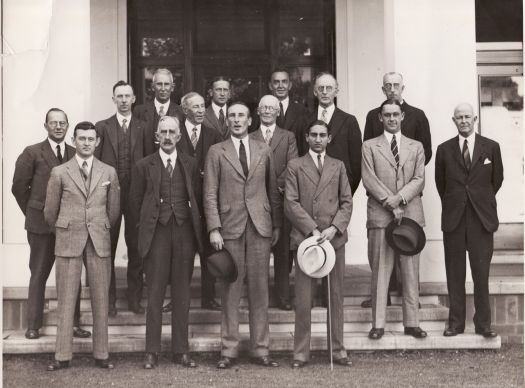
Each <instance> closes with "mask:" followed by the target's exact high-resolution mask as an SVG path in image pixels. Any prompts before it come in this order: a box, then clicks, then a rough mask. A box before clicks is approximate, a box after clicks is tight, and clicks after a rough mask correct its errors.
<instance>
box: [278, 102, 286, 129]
mask: <svg viewBox="0 0 525 388" xmlns="http://www.w3.org/2000/svg"><path fill="white" fill-rule="evenodd" d="M277 125H278V126H279V127H281V128H282V127H283V126H284V108H283V103H282V102H281V101H279V117H277Z"/></svg>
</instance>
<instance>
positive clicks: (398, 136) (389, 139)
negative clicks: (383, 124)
mask: <svg viewBox="0 0 525 388" xmlns="http://www.w3.org/2000/svg"><path fill="white" fill-rule="evenodd" d="M383 133H384V134H385V137H386V141H387V142H388V144H392V138H393V137H394V134H393V133H390V132H388V131H383ZM395 136H396V143H397V154H398V155H399V157H401V131H398V132H397V133H396V134H395Z"/></svg>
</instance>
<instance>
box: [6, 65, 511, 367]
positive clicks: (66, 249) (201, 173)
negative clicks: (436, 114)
mask: <svg viewBox="0 0 525 388" xmlns="http://www.w3.org/2000/svg"><path fill="white" fill-rule="evenodd" d="M152 89H153V91H154V92H155V98H154V99H153V101H152V102H149V103H146V104H143V105H139V106H137V107H135V109H134V110H133V112H132V104H133V103H134V102H135V96H134V93H133V88H132V87H131V85H129V84H127V83H126V82H124V81H119V82H118V83H117V84H115V86H114V87H113V96H112V98H113V102H114V103H115V106H116V113H115V114H114V115H113V116H111V117H110V118H108V119H106V120H102V121H99V122H97V124H96V125H95V126H93V124H91V123H89V122H82V123H79V124H78V125H77V126H76V127H75V131H74V135H73V143H74V144H75V146H76V151H75V149H74V148H72V147H69V146H66V145H65V142H64V141H63V140H64V137H65V134H66V131H67V128H68V122H67V116H66V114H65V113H64V112H63V111H61V110H60V109H55V108H54V109H51V110H50V111H49V112H48V113H47V115H46V123H45V124H44V126H45V128H46V130H47V132H48V139H46V140H45V141H44V142H43V143H38V144H36V145H33V146H30V147H28V148H26V149H25V150H24V152H23V153H22V155H21V156H20V157H19V159H18V160H17V165H16V171H15V176H14V179H13V193H14V194H15V196H16V198H17V201H18V203H19V205H20V207H21V209H22V211H23V212H24V214H25V215H26V229H27V233H28V241H29V243H30V248H31V256H30V269H31V280H30V287H29V297H28V306H29V314H28V330H27V332H26V336H27V337H28V338H38V336H39V332H38V330H39V329H40V327H41V326H42V311H43V300H44V293H45V283H46V280H47V277H48V276H49V272H50V270H51V267H52V265H53V262H56V263H57V290H58V294H59V295H58V300H59V315H60V318H59V319H60V322H59V328H58V330H59V331H58V334H57V350H56V354H55V362H53V363H52V364H51V365H50V366H49V368H48V369H49V370H57V369H61V368H63V367H67V366H69V360H70V359H71V339H72V336H78V337H80V336H89V335H90V333H89V332H87V331H84V330H82V329H80V328H79V327H78V319H77V320H73V311H74V310H75V308H74V300H75V298H77V303H76V305H77V311H78V307H79V303H78V295H79V292H78V290H79V285H80V271H81V267H82V261H84V264H85V266H86V267H87V269H88V280H89V283H90V288H91V298H92V307H93V311H94V335H93V337H94V357H95V359H96V362H97V365H98V366H100V367H103V368H111V367H112V363H111V362H109V359H108V353H107V323H108V316H114V315H115V314H117V309H116V304H115V301H116V293H115V288H116V287H115V274H114V260H115V251H116V247H117V241H118V236H119V233H120V224H121V219H122V216H123V217H124V223H125V233H124V235H125V240H126V246H127V253H128V269H127V280H128V290H127V299H128V307H129V309H130V310H131V311H133V312H134V313H136V314H143V313H144V312H145V309H144V307H143V306H141V304H140V300H141V298H142V288H143V285H144V274H145V278H146V282H147V285H148V295H147V300H148V305H147V318H146V319H147V323H146V356H145V360H144V367H145V368H146V369H152V368H155V366H156V365H157V363H158V353H159V352H160V342H161V341H160V339H161V327H162V312H163V311H171V310H173V313H172V351H173V354H174V360H175V361H176V362H178V363H180V364H181V365H183V366H185V367H195V366H196V364H195V362H194V361H193V360H192V358H191V357H190V355H189V346H188V315H189V302H190V281H191V277H192V274H193V266H194V264H193V262H194V255H195V253H197V252H198V253H199V257H200V260H201V271H202V284H201V295H202V299H201V303H202V307H203V308H208V309H216V310H220V309H222V316H223V319H222V323H221V342H222V347H221V358H220V360H219V362H218V364H217V367H218V368H219V369H227V368H229V367H231V366H232V365H233V364H234V362H235V359H236V358H237V357H238V353H239V329H238V325H239V320H238V308H239V303H240V298H241V290H242V287H243V284H244V283H245V282H246V284H247V289H248V302H249V313H250V314H249V317H250V338H251V355H252V357H253V361H254V362H255V363H256V364H259V365H263V366H269V367H274V366H277V365H278V364H277V362H275V361H274V360H273V359H272V358H271V357H270V355H269V324H268V302H269V289H268V279H269V260H270V252H273V254H274V269H275V290H274V292H275V296H276V300H277V306H278V307H279V308H281V309H283V310H291V309H292V303H291V296H290V295H291V293H290V285H289V272H290V270H291V267H292V263H293V258H294V250H295V249H296V248H297V245H298V244H299V243H300V242H301V240H302V239H304V238H306V237H308V236H310V235H313V236H319V241H325V240H327V241H331V243H332V245H333V246H334V248H335V251H336V265H335V268H334V270H333V272H332V273H331V274H330V280H331V284H330V286H331V287H330V292H331V295H332V296H333V298H332V300H331V303H330V308H331V311H332V312H333V313H334V316H333V320H332V322H331V325H332V327H331V328H332V330H333V332H334V336H333V337H332V345H333V347H332V349H333V356H334V359H335V360H336V362H337V363H338V364H340V365H344V366H349V365H351V362H350V360H349V359H348V357H347V354H346V350H345V349H344V345H343V337H342V335H343V334H342V330H343V322H344V315H343V299H344V298H343V290H342V287H343V278H344V257H345V254H344V245H345V243H346V241H347V240H348V236H347V232H346V228H347V226H348V223H349V221H350V215H351V212H352V195H353V194H354V193H355V191H356V189H357V188H358V186H359V183H360V181H361V176H362V179H363V185H364V187H365V189H366V191H367V195H368V206H367V229H368V239H369V249H368V254H369V262H370V266H371V269H372V287H371V290H372V299H371V303H370V305H371V307H372V312H373V314H372V315H373V322H372V330H371V331H370V333H369V337H370V338H371V339H380V338H381V337H382V335H383V333H384V325H385V313H386V305H387V304H389V303H388V288H389V281H390V277H391V274H392V273H395V272H396V271H395V270H394V268H395V266H396V263H400V264H399V267H400V269H399V273H400V277H401V279H402V283H403V290H402V291H403V311H404V326H405V334H407V335H412V336H414V337H416V338H424V337H426V332H424V331H423V330H422V329H421V328H420V327H419V321H418V316H417V315H418V305H419V302H418V298H419V289H418V286H419V279H418V274H419V269H418V268H419V256H418V255H414V256H406V257H405V256H403V255H401V256H399V257H396V254H395V253H394V252H393V251H392V249H391V248H390V247H389V246H388V244H387V242H386V240H385V228H386V226H387V225H388V223H390V222H391V221H392V220H395V221H396V222H401V220H402V219H403V217H409V218H411V219H413V220H414V221H416V222H417V223H418V224H420V225H421V226H424V216H423V209H422V202H421V195H422V190H423V186H424V168H425V164H427V163H428V162H429V160H430V158H431V155H432V150H431V142H430V131H429V125H428V120H427V119H426V117H425V114H424V113H423V111H421V110H419V109H417V108H414V107H411V106H409V105H408V104H407V103H406V102H405V101H403V99H402V92H403V89H404V85H403V79H402V76H401V75H400V74H398V73H387V74H385V76H384V78H383V92H384V93H385V96H386V97H387V100H386V101H385V102H384V103H383V104H382V105H381V106H380V107H379V108H377V109H374V110H372V111H370V112H369V114H368V116H367V122H366V126H365V136H364V138H365V142H364V143H362V140H361V132H360V129H359V124H358V122H357V120H356V118H355V117H354V116H353V115H350V114H348V113H346V112H344V111H342V110H340V109H339V108H337V107H336V106H335V98H336V96H337V93H338V84H337V80H336V79H335V77H334V76H333V75H331V74H329V73H320V74H319V75H317V77H316V78H315V80H314V83H313V92H314V95H315V97H316V98H317V100H318V102H319V105H318V107H317V108H316V109H315V111H314V112H312V113H308V112H307V111H306V109H305V108H304V107H303V106H302V105H300V104H298V103H296V102H293V101H291V100H290V98H289V91H290V89H291V80H290V75H289V73H288V72H287V71H286V70H285V69H276V70H275V71H274V72H273V73H272V75H271V80H270V82H269V89H270V91H271V92H272V95H266V96H263V97H262V98H261V100H260V102H259V106H258V109H257V115H256V117H257V120H256V123H257V124H256V125H255V130H254V131H253V132H251V133H250V134H249V133H248V129H249V128H250V126H251V125H252V119H253V118H252V114H251V112H250V110H249V109H248V107H247V106H246V105H245V104H244V103H242V102H233V103H230V104H229V105H227V104H228V102H229V99H230V82H229V81H228V80H226V79H224V78H222V77H218V78H216V79H214V80H213V82H212V83H211V88H210V90H209V94H210V97H211V100H212V102H211V105H210V106H209V107H208V108H205V105H204V98H203V97H202V96H201V95H199V94H198V93H195V92H190V93H188V94H186V95H185V96H183V97H182V100H181V105H182V106H178V105H177V104H176V103H175V102H174V101H172V100H171V99H170V96H171V93H172V91H173V89H174V84H173V76H172V74H171V73H170V72H169V71H168V70H166V69H159V70H157V71H156V72H155V74H154V76H153V82H152ZM453 120H454V123H455V124H456V126H457V128H458V132H459V137H456V138H454V139H452V140H450V141H448V142H445V143H443V144H442V145H440V146H439V147H438V153H437V157H436V184H437V187H438V191H439V194H440V196H441V198H442V203H443V215H442V225H443V232H444V244H445V262H446V268H447V282H448V287H449V294H450V304H451V308H450V318H449V325H448V328H447V329H446V330H445V332H444V335H446V336H451V335H457V334H460V333H462V332H463V330H464V320H465V307H464V303H465V301H464V299H465V290H464V281H465V252H466V251H468V252H469V258H470V262H471V267H472V272H473V278H474V282H475V307H476V316H475V318H474V321H475V325H476V332H477V333H479V334H482V335H484V336H486V337H492V336H495V335H496V333H495V332H494V330H492V328H491V327H490V305H489V302H488V272H489V266H490V260H491V257H492V240H493V239H492V234H493V232H494V231H495V230H496V229H497V226H498V220H497V212H496V202H495V193H496V192H497V190H498V189H499V187H500V186H501V184H502V180H503V167H502V163H501V155H500V151H499V146H498V145H497V143H495V142H493V141H490V140H488V139H486V138H484V137H482V136H480V135H477V134H475V133H474V129H475V127H474V125H475V122H476V116H475V115H474V113H473V109H472V107H471V106H470V105H468V104H462V105H459V106H458V107H457V108H456V110H455V112H454V117H453ZM458 142H459V145H458ZM456 146H458V147H459V148H458V147H456ZM456 148H457V149H456ZM460 151H461V152H460ZM74 155H75V156H74ZM470 155H472V157H470ZM68 160H69V162H68ZM99 160H100V161H102V163H100V162H99ZM62 163H64V164H63V165H62ZM53 167H56V168H55V169H53V170H51V169H52V168H53ZM335 177H337V179H335ZM327 180H328V181H330V185H329V186H330V187H328V186H327V182H328V181H327ZM335 182H337V185H335ZM332 184H333V185H332ZM332 186H333V187H332ZM336 186H337V187H336ZM46 187H47V194H46ZM487 188H491V190H488V189H487ZM321 192H322V193H323V195H322V198H321V194H320V193H321ZM327 201H328V202H327ZM332 207H333V209H332ZM283 208H284V210H285V213H286V217H283ZM71 241H72V242H74V243H71ZM473 241H476V243H473ZM478 241H483V246H481V244H478V243H477V242H478ZM221 249H226V250H227V251H228V252H230V254H231V256H232V257H233V259H234V261H235V263H236V265H237V268H238V277H237V280H235V281H234V282H232V283H225V284H224V287H223V293H222V295H221V296H222V306H221V305H220V304H219V303H218V302H217V301H216V300H215V279H213V277H211V275H210V274H209V271H208V270H207V261H206V258H207V257H208V256H209V255H210V254H211V253H213V252H215V251H217V250H221ZM55 256H56V259H55ZM90 272H91V273H90ZM325 281H326V278H324V279H323V287H322V289H323V290H324V291H325V292H326V290H327V285H326V283H325ZM394 281H395V280H394ZM168 284H171V305H169V306H165V307H164V308H163V307H162V304H163V303H162V302H163V298H164V294H165V289H166V286H167V285H168ZM313 285H314V281H313V280H312V279H310V278H308V277H307V276H306V275H305V274H303V273H302V272H301V270H300V269H299V268H298V267H296V292H295V295H296V338H295V347H294V363H293V364H292V366H293V367H294V368H300V367H302V366H304V365H305V364H306V363H307V361H308V359H309V343H310V335H309V331H310V325H309V323H308V322H309V319H308V314H309V311H310V308H311V307H312V305H313V304H312V293H311V292H310V291H311V290H312V288H313ZM94 288H96V290H94ZM323 300H324V298H323ZM324 304H325V305H326V301H324ZM365 306H367V304H366V303H365ZM95 311H96V312H95ZM78 315H79V314H78V312H77V314H76V315H75V316H78ZM73 322H75V323H73Z"/></svg>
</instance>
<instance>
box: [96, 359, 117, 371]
mask: <svg viewBox="0 0 525 388" xmlns="http://www.w3.org/2000/svg"><path fill="white" fill-rule="evenodd" d="M95 365H96V366H98V367H99V368H102V369H113V368H115V365H113V364H112V363H111V362H110V361H109V358H106V359H104V360H99V359H98V358H95Z"/></svg>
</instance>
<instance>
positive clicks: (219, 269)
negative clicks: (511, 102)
mask: <svg viewBox="0 0 525 388" xmlns="http://www.w3.org/2000/svg"><path fill="white" fill-rule="evenodd" d="M206 262H207V264H208V271H210V274H211V275H212V276H214V277H216V278H217V279H222V280H224V281H226V282H228V283H233V282H234V281H235V280H237V275H238V271H237V264H236V263H235V260H233V257H232V255H230V252H228V251H227V250H226V249H224V248H223V249H221V250H220V251H216V252H214V253H212V254H211V255H210V256H208V259H207V260H206Z"/></svg>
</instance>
